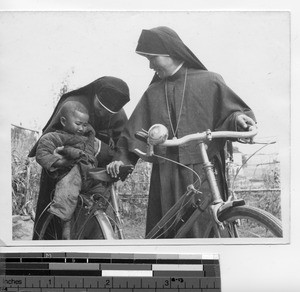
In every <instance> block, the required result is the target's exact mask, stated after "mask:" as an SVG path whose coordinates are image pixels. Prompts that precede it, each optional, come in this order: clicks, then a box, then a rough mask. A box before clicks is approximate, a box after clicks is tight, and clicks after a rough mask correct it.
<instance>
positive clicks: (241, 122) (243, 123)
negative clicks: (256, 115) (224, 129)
mask: <svg viewBox="0 0 300 292" xmlns="http://www.w3.org/2000/svg"><path fill="white" fill-rule="evenodd" d="M236 125H237V128H238V130H239V129H240V130H242V131H245V130H248V131H250V129H251V128H252V127H256V123H255V121H254V120H253V119H252V118H250V117H248V116H247V115H245V114H240V115H238V116H237V117H236ZM239 141H240V142H244V143H252V142H253V138H247V139H239Z"/></svg>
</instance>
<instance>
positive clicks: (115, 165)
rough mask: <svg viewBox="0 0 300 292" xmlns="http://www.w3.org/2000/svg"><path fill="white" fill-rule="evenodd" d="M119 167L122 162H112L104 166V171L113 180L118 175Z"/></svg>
mask: <svg viewBox="0 0 300 292" xmlns="http://www.w3.org/2000/svg"><path fill="white" fill-rule="evenodd" d="M121 165H124V163H123V161H121V160H116V161H113V162H111V163H110V164H108V165H107V166H106V171H107V173H108V174H109V175H110V176H111V177H113V178H115V177H117V176H118V174H119V170H120V166H121Z"/></svg>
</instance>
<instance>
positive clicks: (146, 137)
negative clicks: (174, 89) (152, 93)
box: [135, 124, 283, 239]
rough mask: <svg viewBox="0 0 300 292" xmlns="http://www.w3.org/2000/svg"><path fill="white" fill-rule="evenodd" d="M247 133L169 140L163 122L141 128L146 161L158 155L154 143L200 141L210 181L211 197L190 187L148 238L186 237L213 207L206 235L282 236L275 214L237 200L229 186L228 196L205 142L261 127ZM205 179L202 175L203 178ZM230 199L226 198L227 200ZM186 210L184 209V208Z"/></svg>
mask: <svg viewBox="0 0 300 292" xmlns="http://www.w3.org/2000/svg"><path fill="white" fill-rule="evenodd" d="M249 130H250V131H247V132H233V131H219V132H211V131H210V130H207V131H205V132H202V133H196V134H190V135H186V136H184V137H181V138H178V139H177V138H176V139H173V140H167V136H168V134H167V130H166V128H165V127H164V126H163V125H160V124H156V125H153V126H152V127H151V128H150V129H149V131H148V132H146V131H144V130H143V131H139V132H137V133H136V137H137V138H138V139H140V140H142V141H144V142H147V153H144V152H142V151H140V150H139V149H135V153H136V154H138V155H139V157H141V158H142V159H144V160H146V161H147V160H148V161H149V157H150V158H151V157H154V156H156V155H155V153H154V145H160V146H162V147H174V146H179V145H184V144H186V143H188V142H190V141H197V142H198V143H199V148H200V155H201V157H202V161H203V168H204V172H205V175H206V178H207V181H208V183H209V187H210V191H211V196H212V198H210V196H206V197H203V198H201V191H200V187H195V185H194V184H192V185H190V186H188V188H187V191H186V193H185V194H183V195H182V196H181V197H180V199H179V200H178V201H177V202H176V203H175V205H174V206H173V207H172V208H171V209H170V210H169V211H168V212H167V213H166V214H165V215H164V216H163V218H162V219H161V220H160V221H159V222H158V223H157V224H156V226H155V227H154V228H153V229H152V230H151V231H150V232H149V233H148V234H147V235H146V239H155V238H170V237H172V238H184V237H185V236H186V234H187V232H188V231H189V230H190V229H191V227H192V226H193V224H194V223H195V222H196V221H197V220H198V219H199V217H200V215H201V214H202V213H203V212H204V211H205V210H209V214H210V216H211V218H210V221H209V224H207V227H206V230H205V231H204V234H203V237H204V238H213V237H217V238H218V237H219V238H220V237H222V238H231V237H232V238H236V237H245V238H249V237H282V236H283V231H282V225H281V221H280V220H279V219H278V218H276V217H275V216H274V215H272V214H270V213H268V212H266V211H264V210H262V209H259V208H256V207H252V206H248V205H246V203H245V201H244V200H243V199H237V197H236V195H235V193H234V190H233V189H231V188H230V187H229V189H228V197H227V198H226V195H225V194H224V193H222V192H221V191H220V189H219V187H218V184H217V181H216V176H215V174H214V170H213V164H212V163H211V161H210V160H209V158H208V155H207V152H206V146H205V142H207V141H211V140H212V139H217V138H223V139H253V137H254V136H255V135H256V134H257V129H256V128H254V127H252V128H251V129H249ZM157 157H160V158H163V157H161V156H157ZM199 180H200V181H201V178H199ZM225 198H226V200H224V199H225ZM183 209H185V210H184V211H182V210H183Z"/></svg>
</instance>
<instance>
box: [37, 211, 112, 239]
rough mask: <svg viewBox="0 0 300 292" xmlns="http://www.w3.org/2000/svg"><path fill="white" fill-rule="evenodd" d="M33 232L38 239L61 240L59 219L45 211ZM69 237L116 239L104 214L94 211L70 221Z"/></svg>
mask: <svg viewBox="0 0 300 292" xmlns="http://www.w3.org/2000/svg"><path fill="white" fill-rule="evenodd" d="M84 217H85V218H84ZM35 232H36V234H37V239H38V240H61V239H62V229H61V221H60V219H59V218H58V217H57V216H55V215H53V214H51V213H47V214H46V216H45V218H44V220H43V223H42V224H40V226H39V228H38V230H36V231H35ZM71 239H73V240H78V239H116V235H115V231H114V230H113V227H112V226H111V223H110V221H109V219H108V218H107V216H106V214H105V213H104V212H102V211H96V212H94V213H93V214H91V215H89V216H86V215H85V214H80V215H79V217H77V218H76V222H72V228H71Z"/></svg>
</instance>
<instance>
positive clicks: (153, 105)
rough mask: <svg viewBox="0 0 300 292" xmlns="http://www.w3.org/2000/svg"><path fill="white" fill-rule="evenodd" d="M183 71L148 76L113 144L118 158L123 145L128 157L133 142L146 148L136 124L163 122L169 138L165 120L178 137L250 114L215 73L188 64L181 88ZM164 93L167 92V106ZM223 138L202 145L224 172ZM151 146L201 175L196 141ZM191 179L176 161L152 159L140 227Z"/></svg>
mask: <svg viewBox="0 0 300 292" xmlns="http://www.w3.org/2000/svg"><path fill="white" fill-rule="evenodd" d="M185 73H186V68H185V67H182V68H181V69H180V70H179V71H178V72H177V73H176V74H175V75H174V76H172V77H169V78H168V79H167V80H161V81H157V82H154V83H152V84H151V85H150V86H149V88H148V89H147V90H146V92H145V93H144V95H143V96H142V98H141V100H140V101H139V103H138V105H137V106H136V108H135V110H134V111H133V113H132V115H131V117H130V118H129V121H128V123H127V124H126V127H125V129H124V131H123V132H122V134H121V137H120V139H119V142H118V144H117V146H118V147H119V149H120V152H119V153H120V156H119V158H120V159H121V160H122V157H124V155H123V154H122V153H126V152H127V150H128V151H129V153H130V155H131V157H132V158H133V159H132V162H134V160H136V159H137V157H136V156H135V155H134V154H132V153H133V152H134V149H135V148H138V149H140V150H142V151H144V152H146V148H145V147H146V146H145V143H143V142H140V141H139V140H137V139H136V138H135V137H134V134H135V132H136V131H139V130H141V129H145V130H146V131H147V130H148V129H149V128H150V127H151V126H152V125H153V124H163V125H164V126H166V127H167V129H168V131H169V139H172V138H173V133H172V127H171V123H173V129H176V126H177V123H178V131H177V132H176V137H177V138H181V137H183V136H185V135H188V134H193V133H197V132H203V131H206V130H207V129H210V130H212V131H221V130H228V131H235V130H237V125H236V117H237V116H238V115H240V114H246V115H248V116H250V117H251V118H253V119H255V118H254V114H253V112H252V111H251V109H250V108H249V107H248V106H247V105H246V104H245V102H244V101H243V100H242V99H241V98H240V97H239V96H238V95H237V94H235V93H234V92H233V91H232V90H231V89H230V88H229V87H228V86H227V85H226V84H225V83H224V81H223V79H222V77H221V76H220V75H219V74H216V73H213V72H209V71H206V70H197V69H188V70H187V81H186V86H185V87H186V89H185V92H183V88H184V79H185ZM166 82H167V97H166V93H165V89H166V88H165V86H166ZM166 98H169V100H168V102H169V110H168V107H167V100H166ZM181 104H182V110H180V108H181ZM172 117H173V118H172ZM178 121H179V122H178ZM224 144H225V140H224V139H216V140H213V141H212V142H211V143H209V144H208V149H207V151H208V155H209V158H210V159H212V160H217V161H218V162H215V164H216V167H217V168H219V173H222V172H224V156H223V154H222V153H223V149H224ZM154 149H155V151H154V152H155V153H156V154H158V155H161V156H164V157H167V158H170V159H173V160H175V161H177V162H178V163H182V164H184V165H187V166H189V167H190V168H192V169H194V170H195V171H196V172H197V173H198V174H199V175H200V176H202V177H203V171H202V168H201V163H202V159H201V156H200V150H199V146H198V145H197V142H189V143H188V144H187V145H183V146H179V147H171V148H166V147H162V146H155V147H154ZM127 157H128V156H127ZM124 160H125V159H124ZM194 181H195V176H194V175H193V173H192V172H191V171H188V170H187V169H186V168H184V167H181V166H179V165H177V164H172V163H170V162H168V161H165V160H163V159H158V160H157V161H156V162H155V163H154V164H153V169H152V174H151V184H150V191H149V204H148V211H147V226H146V233H148V232H149V231H150V230H151V229H152V228H153V226H154V225H155V224H156V223H157V222H158V221H159V220H160V219H161V217H162V216H163V215H165V213H166V212H167V211H168V210H169V209H170V207H171V206H173V204H174V203H175V202H176V201H178V199H179V198H180V196H181V195H182V194H183V193H184V191H185V190H186V187H187V186H188V185H189V184H191V183H193V182H194ZM222 184H223V182H222ZM205 188H206V192H207V191H209V190H208V189H207V186H206V187H205ZM189 236H191V237H199V236H201V232H200V233H199V231H195V232H192V233H191V234H190V235H189Z"/></svg>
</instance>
